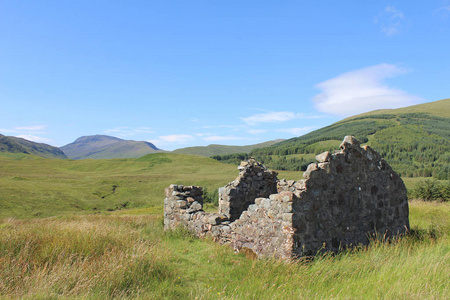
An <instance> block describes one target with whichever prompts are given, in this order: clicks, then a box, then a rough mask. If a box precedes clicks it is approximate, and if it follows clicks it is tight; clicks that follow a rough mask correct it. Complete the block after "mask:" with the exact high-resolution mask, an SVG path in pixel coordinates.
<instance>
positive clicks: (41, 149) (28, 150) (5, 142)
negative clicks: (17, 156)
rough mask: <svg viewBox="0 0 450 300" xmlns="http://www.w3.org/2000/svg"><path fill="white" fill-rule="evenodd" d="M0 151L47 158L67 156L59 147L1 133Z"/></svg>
mask: <svg viewBox="0 0 450 300" xmlns="http://www.w3.org/2000/svg"><path fill="white" fill-rule="evenodd" d="M0 152H8V153H25V154H31V155H36V156H40V157H45V158H61V159H64V158H67V156H66V155H65V154H64V153H63V152H62V151H61V150H60V149H59V148H57V147H53V146H50V145H47V144H42V143H35V142H32V141H28V140H25V139H22V138H17V137H13V136H5V135H2V134H0Z"/></svg>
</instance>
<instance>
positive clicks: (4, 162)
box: [0, 153, 238, 218]
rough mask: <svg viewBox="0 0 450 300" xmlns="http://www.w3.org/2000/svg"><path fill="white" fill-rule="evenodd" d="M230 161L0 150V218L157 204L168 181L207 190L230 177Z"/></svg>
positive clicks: (233, 168)
mask: <svg viewBox="0 0 450 300" xmlns="http://www.w3.org/2000/svg"><path fill="white" fill-rule="evenodd" d="M237 174H238V171H237V170H236V166H232V165H224V164H221V163H219V162H217V161H215V160H213V159H209V158H205V157H199V156H193V155H180V154H166V153H161V154H150V155H147V156H144V157H142V158H139V159H111V160H51V159H41V158H36V157H32V156H28V155H23V154H13V155H10V154H7V155H3V154H2V155H0V217H2V216H4V217H6V216H13V217H19V218H27V217H28V218H29V217H46V216H53V215H58V214H66V213H70V214H72V213H86V212H91V213H95V212H105V211H112V210H118V209H124V208H135V207H155V206H157V207H159V208H160V209H161V210H162V200H163V199H164V189H165V188H166V187H167V186H169V185H170V184H171V183H177V184H185V185H200V186H205V187H207V188H208V189H210V190H213V189H217V188H219V187H220V186H223V185H225V184H226V183H228V182H230V181H232V180H234V179H235V178H236V176H237Z"/></svg>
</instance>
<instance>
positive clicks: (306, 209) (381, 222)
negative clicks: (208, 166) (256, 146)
mask: <svg viewBox="0 0 450 300" xmlns="http://www.w3.org/2000/svg"><path fill="white" fill-rule="evenodd" d="M340 148H341V150H340V151H335V152H334V153H330V152H328V151H327V152H324V153H322V154H319V155H317V156H316V160H317V162H316V163H312V164H310V165H309V166H308V168H307V170H306V172H305V173H304V174H303V177H304V179H301V180H298V181H293V180H289V181H286V180H284V179H282V180H278V179H277V173H276V172H274V171H270V170H268V169H266V168H265V167H264V166H263V165H261V164H260V163H258V162H257V161H256V160H254V159H249V160H248V161H246V162H242V163H241V165H240V166H239V167H238V169H239V170H240V172H239V176H238V177H237V178H236V179H235V180H234V181H233V182H230V183H229V184H227V185H226V186H224V187H222V188H220V189H219V211H218V213H207V212H204V211H203V198H202V194H203V192H202V188H201V187H197V186H182V185H173V184H172V185H170V187H169V188H167V189H166V190H165V194H166V199H165V200H164V228H165V229H166V230H168V229H174V228H176V227H179V226H183V227H185V228H187V229H188V230H189V231H191V232H192V233H193V234H195V235H196V236H198V237H205V236H211V237H212V238H213V239H214V240H216V241H217V242H219V243H222V244H229V245H231V246H232V247H233V248H234V249H235V250H236V251H241V250H247V251H248V250H251V251H253V252H254V253H255V254H256V255H257V256H258V257H277V258H292V257H298V256H305V255H315V254H316V253H318V252H320V251H332V252H338V251H340V250H341V249H345V248H347V247H351V246H356V245H367V244H368V243H369V239H370V236H372V235H374V234H378V235H380V236H382V237H383V238H389V237H392V236H395V235H398V234H403V233H405V232H407V231H408V230H409V219H408V214H409V210H408V199H407V196H406V188H405V185H404V183H403V181H402V179H401V178H400V177H399V176H398V175H397V174H396V173H395V172H394V171H393V170H392V168H391V167H390V166H389V165H388V164H387V163H386V162H385V161H384V160H383V159H382V158H381V157H380V155H379V154H378V153H377V152H375V151H374V150H373V149H372V148H370V147H369V146H364V147H361V146H360V143H359V142H358V141H357V140H356V139H355V138H354V137H352V136H346V137H345V139H344V141H343V142H342V144H341V145H340Z"/></svg>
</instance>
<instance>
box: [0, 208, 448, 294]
mask: <svg viewBox="0 0 450 300" xmlns="http://www.w3.org/2000/svg"><path fill="white" fill-rule="evenodd" d="M120 213H121V214H111V215H87V216H70V217H69V216H64V217H52V218H47V219H28V220H16V219H11V218H7V219H3V220H1V221H0V230H1V233H2V234H1V236H0V298H24V299H36V298H45V299H49V298H50V299H52V298H55V299H56V298H60V297H63V298H88V299H97V298H99V299H109V298H138V299H196V298H197V299H299V298H301V299H317V298H326V299H331V298H334V299H349V298H366V299H378V298H379V299H424V298H425V299H430V298H431V299H445V298H446V297H448V295H449V294H450V286H449V283H448V274H449V271H450V243H449V232H450V230H449V229H450V218H449V215H450V205H449V204H448V203H425V202H412V203H411V225H412V230H411V233H410V234H409V235H407V236H404V237H401V238H398V239H393V240H391V241H388V242H381V241H380V240H379V239H374V240H373V241H372V243H371V245H369V246H368V247H360V248H355V249H351V250H347V251H345V252H342V253H340V254H337V255H322V256H317V257H315V258H314V259H312V260H311V259H301V260H295V261H294V260H293V261H288V262H286V261H276V260H255V259H252V258H251V257H248V256H246V255H245V253H239V254H235V253H234V252H233V251H232V249H231V248H229V247H227V246H220V245H218V244H216V243H214V242H213V241H211V240H208V239H206V240H200V239H197V238H195V237H193V236H192V235H191V234H189V233H188V232H186V231H184V230H178V231H174V232H167V233H165V232H164V231H163V229H162V222H161V221H162V217H161V215H159V214H158V215H137V214H136V215H124V214H123V212H120Z"/></svg>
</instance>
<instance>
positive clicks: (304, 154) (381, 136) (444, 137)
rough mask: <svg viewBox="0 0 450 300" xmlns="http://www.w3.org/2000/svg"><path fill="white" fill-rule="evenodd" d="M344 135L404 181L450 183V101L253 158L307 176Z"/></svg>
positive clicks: (320, 134)
mask: <svg viewBox="0 0 450 300" xmlns="http://www.w3.org/2000/svg"><path fill="white" fill-rule="evenodd" d="M345 135H354V136H355V137H356V138H358V139H359V140H360V141H362V142H363V143H366V144H368V145H370V146H372V147H373V148H374V149H375V150H376V151H378V152H379V153H380V154H381V156H382V157H384V158H385V159H386V160H387V161H388V163H389V164H390V165H391V166H392V167H393V168H394V170H396V171H397V172H398V173H399V174H400V175H402V176H405V177H420V176H424V177H429V176H433V177H435V178H437V179H450V99H444V100H440V101H435V102H431V103H425V104H419V105H414V106H410V107H405V108H399V109H386V110H377V111H372V112H368V113H364V114H360V115H357V116H353V117H350V118H346V119H344V120H342V121H339V122H337V123H334V124H331V125H329V126H326V127H323V128H321V129H318V130H315V131H313V132H310V133H308V134H306V135H303V136H300V137H297V138H292V139H289V140H285V141H282V142H280V143H277V144H275V145H272V146H269V147H266V148H259V149H255V150H253V151H251V153H250V155H251V156H254V157H255V158H257V159H258V160H259V161H261V162H262V163H264V164H265V165H267V166H268V167H270V168H273V169H278V170H304V169H305V168H306V166H307V165H308V164H309V163H310V162H312V161H314V155H315V154H318V153H321V152H323V151H333V150H336V149H338V147H339V144H340V142H341V141H342V139H343V137H344V136H345ZM222 161H226V160H222Z"/></svg>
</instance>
